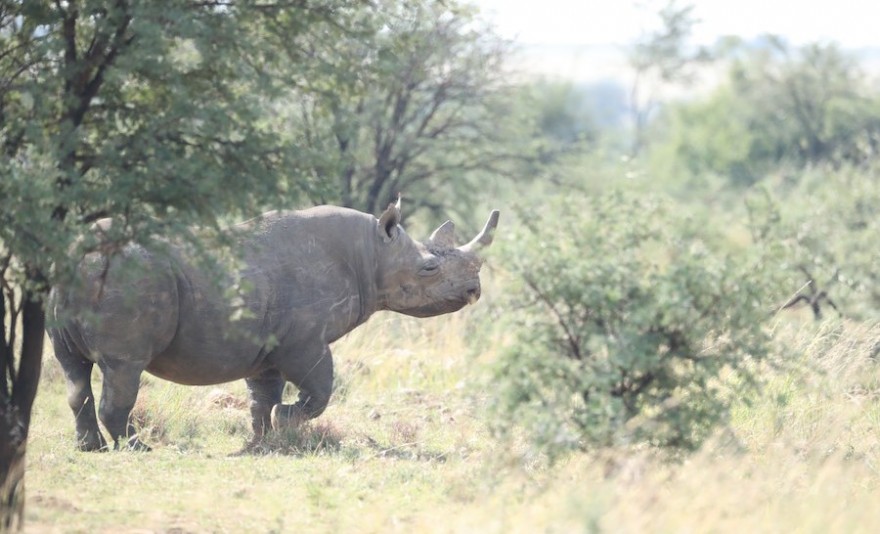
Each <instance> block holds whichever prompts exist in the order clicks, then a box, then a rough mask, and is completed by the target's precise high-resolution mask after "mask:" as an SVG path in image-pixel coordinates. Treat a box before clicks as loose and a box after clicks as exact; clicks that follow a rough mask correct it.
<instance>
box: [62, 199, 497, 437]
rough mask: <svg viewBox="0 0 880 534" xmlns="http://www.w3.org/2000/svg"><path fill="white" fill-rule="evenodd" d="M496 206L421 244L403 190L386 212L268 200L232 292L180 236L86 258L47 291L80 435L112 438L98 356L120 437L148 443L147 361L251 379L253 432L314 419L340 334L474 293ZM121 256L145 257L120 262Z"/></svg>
mask: <svg viewBox="0 0 880 534" xmlns="http://www.w3.org/2000/svg"><path fill="white" fill-rule="evenodd" d="M498 216H499V213H498V211H497V210H494V211H492V212H491V215H490V217H489V220H488V222H487V223H486V225H485V226H484V228H483V230H482V231H481V232H480V233H479V234H478V235H477V236H476V237H475V238H474V239H473V240H472V241H470V242H469V243H467V244H466V245H463V246H460V247H457V248H456V247H455V243H454V225H453V224H452V222H451V221H447V222H446V223H444V224H443V225H441V226H440V227H439V228H437V230H435V231H434V233H432V234H431V236H430V238H429V239H428V240H427V241H425V242H423V243H422V242H418V241H415V240H413V239H412V238H410V237H409V236H408V235H407V234H406V232H405V231H404V230H403V228H402V227H401V226H400V224H399V223H400V201H399V200H398V202H397V204H392V205H389V207H388V209H387V210H386V211H385V212H384V213H382V215H381V216H380V217H379V218H378V219H377V218H376V217H374V216H372V215H370V214H367V213H362V212H359V211H356V210H353V209H348V208H341V207H334V206H319V207H315V208H310V209H306V210H303V211H275V212H269V213H266V214H264V215H262V216H261V217H258V218H256V219H253V220H251V221H248V222H244V223H241V224H239V225H237V226H236V227H235V232H236V235H238V236H239V238H238V239H239V240H240V243H241V247H239V248H237V249H236V250H240V251H241V255H242V257H241V258H240V259H241V260H242V261H241V262H240V263H239V264H238V267H236V268H235V269H234V270H233V271H229V272H227V273H226V274H227V275H228V280H229V281H232V280H236V279H237V280H238V281H239V285H240V287H241V288H242V290H241V291H239V292H238V294H237V295H231V296H230V293H229V292H228V291H224V290H223V288H222V287H221V286H222V285H223V284H218V283H217V281H216V277H214V276H211V275H209V274H208V273H206V272H204V271H203V269H200V268H199V267H198V265H199V264H198V263H197V262H195V261H192V260H191V259H188V258H191V256H192V255H191V254H187V253H186V252H185V248H184V247H183V246H179V245H178V246H174V245H169V246H167V247H164V248H163V249H162V250H161V251H159V250H152V249H148V248H145V247H143V246H140V245H136V244H129V245H127V246H126V247H125V248H124V249H123V250H122V251H121V252H120V253H118V254H119V255H120V256H121V257H120V258H115V259H114V261H111V262H110V263H109V264H108V259H107V258H106V257H104V256H100V255H98V253H92V254H91V255H89V256H86V258H85V260H84V261H83V262H82V263H81V265H80V267H79V270H78V275H77V280H78V283H77V284H72V285H71V286H70V287H69V288H68V289H64V288H55V289H53V291H52V293H51V294H50V298H49V306H48V308H49V309H48V312H49V318H50V319H51V321H50V323H49V324H50V325H52V326H50V328H48V333H49V336H50V338H51V340H52V344H53V346H54V349H55V356H56V358H57V359H58V361H59V362H60V364H61V367H62V369H63V371H64V374H65V376H66V380H67V391H68V403H69V405H70V408H71V410H73V413H74V416H75V419H76V438H77V444H78V447H79V448H80V449H81V450H89V451H93V450H102V449H105V448H107V442H106V441H105V439H104V436H103V435H102V434H101V431H100V429H99V428H98V423H97V419H96V417H95V401H94V395H93V393H92V386H91V371H92V368H93V365H94V364H97V365H98V367H99V368H100V369H101V372H102V374H103V388H102V394H101V401H100V407H99V409H98V413H99V414H100V419H101V422H102V423H103V424H104V427H105V428H106V430H107V431H108V432H109V434H110V438H111V439H112V441H113V443H114V447H115V448H120V447H125V446H128V447H131V448H135V449H149V447H148V446H147V445H145V444H144V443H143V442H142V441H140V440H139V439H138V438H137V435H136V434H135V429H134V427H133V426H132V423H131V421H130V412H131V410H132V407H133V406H134V404H135V400H136V398H137V394H138V387H139V382H140V377H141V374H142V373H143V372H144V371H147V372H149V373H151V374H153V375H156V376H158V377H160V378H163V379H166V380H170V381H173V382H177V383H180V384H189V385H209V384H219V383H223V382H229V381H232V380H237V379H241V378H243V379H245V381H246V384H247V389H248V393H249V396H250V413H251V417H252V424H253V441H252V443H256V442H259V440H260V439H261V438H262V437H263V436H264V433H265V432H266V431H267V430H268V429H269V428H281V427H287V426H290V425H296V424H297V423H298V422H301V421H304V420H307V419H311V418H314V417H317V416H318V415H320V414H321V413H322V412H323V411H324V409H325V408H326V407H327V403H328V401H329V400H330V395H331V390H332V385H333V360H332V357H331V353H330V347H329V345H330V344H331V343H332V342H334V341H335V340H337V339H339V338H340V337H342V336H343V335H345V334H346V333H348V332H350V331H351V330H353V329H354V328H355V327H357V326H359V325H361V324H363V323H364V322H365V321H366V320H367V319H368V318H369V317H370V316H371V315H372V314H373V313H375V312H377V311H380V310H391V311H395V312H399V313H402V314H406V315H411V316H416V317H429V316H435V315H440V314H445V313H450V312H454V311H456V310H459V309H461V308H462V307H464V306H465V305H467V304H469V303H473V302H475V301H476V300H477V299H478V298H479V297H480V278H479V271H480V267H481V264H482V260H481V258H480V256H479V255H478V250H479V249H480V248H482V247H485V246H487V245H489V244H490V243H491V242H492V236H493V232H494V230H495V227H496V226H497V224H498ZM109 224H112V223H111V222H110V221H109V220H103V221H99V222H98V223H97V226H98V228H101V226H102V225H104V227H105V228H106V225H109ZM121 260H127V261H128V263H130V264H134V266H135V267H138V268H135V269H131V268H129V269H123V268H121V267H117V266H118V265H122V264H124V263H126V261H121ZM108 265H109V267H108ZM132 273H134V274H132ZM223 279H226V277H223ZM230 283H231V282H230ZM235 316H237V317H235ZM285 381H289V382H291V383H292V384H293V385H295V386H296V387H297V388H298V389H299V397H298V399H297V400H296V402H295V403H294V404H282V402H281V401H282V399H281V393H282V390H283V388H284V384H285Z"/></svg>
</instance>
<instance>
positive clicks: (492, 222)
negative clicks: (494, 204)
mask: <svg viewBox="0 0 880 534" xmlns="http://www.w3.org/2000/svg"><path fill="white" fill-rule="evenodd" d="M500 215H501V212H499V211H498V210H492V213H491V214H489V220H488V221H486V225H485V226H483V230H482V231H481V232H480V233H479V234H477V237H475V238H473V240H471V242H470V243H468V244H467V245H463V246H462V247H460V248H459V250H461V251H462V252H477V251H478V250H480V249H481V248H483V247H487V246H489V245H491V244H492V237H493V234H494V233H495V227H496V226H498V217H499V216H500Z"/></svg>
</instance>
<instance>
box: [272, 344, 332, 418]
mask: <svg viewBox="0 0 880 534" xmlns="http://www.w3.org/2000/svg"><path fill="white" fill-rule="evenodd" d="M312 354H313V356H311V357H303V356H306V355H300V357H299V358H290V360H289V362H282V363H281V364H276V365H277V367H278V369H279V370H280V371H281V374H282V376H284V378H286V379H287V380H289V381H290V382H291V383H293V385H295V386H296V387H297V388H298V389H299V397H298V398H297V401H296V403H294V404H280V403H279V404H276V405H275V406H273V407H272V418H271V419H272V428H274V429H276V430H278V429H283V428H288V427H291V426H296V425H299V424H300V423H302V422H304V421H307V420H309V419H314V418H315V417H318V416H319V415H321V414H322V413H323V412H324V409H325V408H327V404H328V403H329V402H330V394H331V393H332V391H333V356H332V354H331V353H330V347H328V346H327V345H323V346H322V347H321V348H320V350H316V351H314V352H313V353H312ZM285 363H286V364H285Z"/></svg>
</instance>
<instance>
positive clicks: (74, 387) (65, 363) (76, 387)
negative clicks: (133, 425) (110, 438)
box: [52, 336, 107, 451]
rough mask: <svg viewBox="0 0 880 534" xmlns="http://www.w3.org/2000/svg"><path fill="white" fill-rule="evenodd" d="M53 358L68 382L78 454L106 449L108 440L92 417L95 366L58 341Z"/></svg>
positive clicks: (68, 396) (93, 409) (94, 417)
mask: <svg viewBox="0 0 880 534" xmlns="http://www.w3.org/2000/svg"><path fill="white" fill-rule="evenodd" d="M52 341H53V344H54V346H55V358H56V359H57V360H58V362H59V363H60V364H61V369H62V370H63V371H64V376H65V378H66V379H67V403H68V405H69V406H70V409H71V410H72V411H73V416H74V418H75V419H76V442H77V447H78V448H79V449H80V450H81V451H102V450H107V441H106V440H104V436H103V435H101V430H100V428H98V419H97V417H96V416H95V395H94V394H93V393H92V368H93V367H94V365H95V364H94V363H92V362H91V361H89V360H87V359H86V358H85V357H83V356H82V355H80V354H77V353H75V352H73V351H71V350H68V347H67V346H66V345H64V344H63V343H61V342H56V336H53V339H52Z"/></svg>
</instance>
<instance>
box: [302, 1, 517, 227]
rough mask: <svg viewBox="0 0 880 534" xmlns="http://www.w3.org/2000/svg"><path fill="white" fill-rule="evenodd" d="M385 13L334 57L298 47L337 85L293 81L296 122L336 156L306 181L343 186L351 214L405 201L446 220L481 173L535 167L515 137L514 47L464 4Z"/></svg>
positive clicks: (406, 5)
mask: <svg viewBox="0 0 880 534" xmlns="http://www.w3.org/2000/svg"><path fill="white" fill-rule="evenodd" d="M379 4H380V9H378V10H376V11H374V12H371V13H370V14H369V16H366V17H365V18H363V19H361V20H360V21H359V24H360V26H359V27H360V29H361V31H360V33H358V34H349V35H343V36H339V35H337V36H336V37H334V40H335V44H334V46H333V47H332V48H330V47H327V46H324V45H323V44H322V42H320V41H315V40H307V39H303V40H302V42H300V43H293V44H292V46H293V47H295V53H300V52H301V53H304V54H305V55H306V56H307V57H308V58H309V59H310V64H311V65H312V66H313V68H314V72H315V73H317V74H319V73H320V72H325V71H328V70H329V71H332V72H334V73H336V76H337V77H336V78H334V79H333V80H332V83H330V84H329V85H328V81H327V79H326V77H322V76H320V75H316V76H312V75H310V74H308V73H306V75H305V76H302V75H301V76H300V77H298V78H296V79H294V80H292V83H291V85H292V86H293V87H294V88H295V90H294V91H293V93H292V95H291V100H292V101H294V102H296V104H297V106H296V114H295V115H292V116H289V117H287V118H286V120H288V121H289V123H290V124H295V127H294V128H293V130H294V131H296V132H301V133H300V135H301V136H302V137H301V139H300V142H301V143H302V144H304V145H306V146H308V147H310V148H311V149H312V151H314V152H315V153H322V154H324V155H325V156H324V157H323V158H318V159H314V160H311V161H310V162H309V163H310V165H308V166H307V171H306V172H308V173H309V175H310V176H313V177H315V178H316V179H318V180H321V181H328V182H334V183H335V184H336V188H335V191H334V192H333V194H332V195H333V196H332V197H331V198H333V199H338V202H339V203H341V204H342V205H345V206H349V207H354V208H357V209H361V210H363V211H367V212H372V213H375V212H377V211H378V210H380V209H381V208H382V207H383V206H384V205H385V204H386V203H387V202H389V200H390V199H391V198H392V197H394V196H395V195H396V194H397V193H398V192H403V193H405V194H406V195H407V197H408V198H410V199H412V202H413V203H414V207H415V208H419V207H421V208H428V209H430V210H433V211H441V208H448V204H449V203H448V202H447V203H446V204H447V205H444V202H445V200H446V199H448V198H451V196H452V194H453V193H455V192H458V191H466V190H467V188H468V187H469V186H470V185H471V184H472V183H473V180H474V179H475V177H476V176H477V175H478V174H479V173H484V174H485V173H488V174H498V173H501V172H504V167H503V166H504V164H505V162H507V161H509V160H512V159H517V158H523V157H527V156H526V155H525V154H524V151H523V150H521V148H520V147H519V146H517V145H516V144H515V143H514V141H513V139H514V138H513V137H512V136H507V137H505V135H506V133H507V132H508V130H507V129H506V127H505V124H506V123H507V121H508V119H507V117H508V116H509V115H510V112H509V109H508V108H507V107H506V102H505V100H504V98H503V97H504V96H505V95H506V92H505V91H506V87H507V84H506V82H505V76H504V73H503V71H502V62H503V60H504V57H505V52H506V44H505V43H504V42H503V41H502V40H501V39H499V38H498V37H497V36H495V35H494V34H493V33H492V32H491V31H490V30H489V29H488V28H486V27H484V26H482V25H481V24H480V23H479V22H478V21H477V19H476V18H475V12H474V11H473V10H472V9H470V8H465V7H462V6H460V5H458V4H457V3H456V2H419V1H417V2H394V1H382V2H379ZM310 38H311V36H310ZM300 74H302V73H300ZM459 196H461V197H464V198H472V197H473V196H474V195H473V194H468V195H459ZM457 203H458V202H457Z"/></svg>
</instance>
